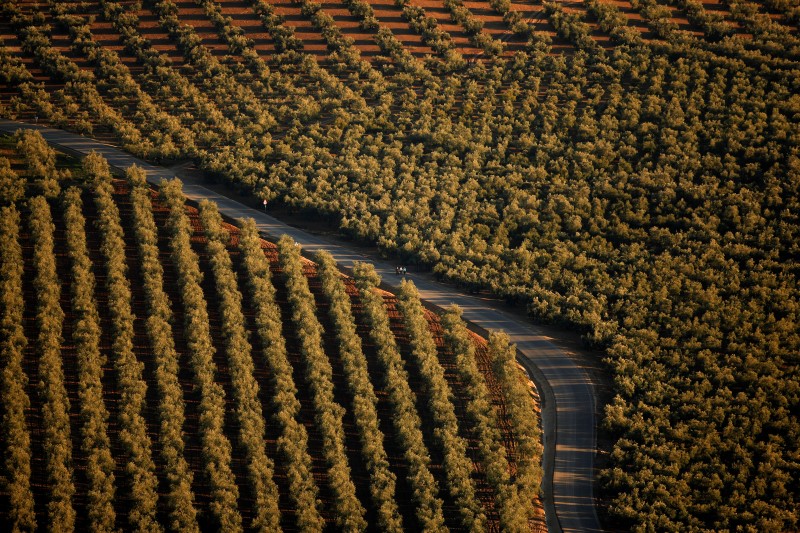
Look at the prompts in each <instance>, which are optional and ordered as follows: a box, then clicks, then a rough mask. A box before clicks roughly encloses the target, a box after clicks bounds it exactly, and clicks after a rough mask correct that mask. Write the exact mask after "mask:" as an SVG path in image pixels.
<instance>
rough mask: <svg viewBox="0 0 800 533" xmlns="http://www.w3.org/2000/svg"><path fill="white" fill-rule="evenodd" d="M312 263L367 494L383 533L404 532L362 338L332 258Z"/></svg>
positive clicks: (321, 255) (319, 257)
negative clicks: (345, 391)
mask: <svg viewBox="0 0 800 533" xmlns="http://www.w3.org/2000/svg"><path fill="white" fill-rule="evenodd" d="M315 260H316V262H317V265H318V269H319V270H318V275H319V278H320V281H321V282H322V292H323V293H324V294H325V297H326V299H327V300H328V303H329V305H330V307H329V311H328V312H329V314H330V317H331V322H332V323H333V326H334V328H335V329H336V337H337V339H338V341H339V357H340V358H341V360H342V366H343V367H344V372H345V376H346V379H347V386H348V389H349V391H350V395H351V397H352V398H353V404H352V405H353V415H354V418H355V422H356V425H357V426H358V433H359V438H360V440H361V450H362V456H363V457H364V462H365V463H366V465H367V471H368V472H369V475H370V493H371V495H372V500H373V502H374V504H375V507H376V508H377V509H378V525H379V526H380V528H381V530H383V531H392V532H399V531H402V530H403V523H402V519H401V517H400V515H399V511H398V508H397V502H396V500H395V486H396V485H395V482H396V477H395V475H394V473H393V472H392V471H391V470H390V468H389V459H388V456H387V454H386V449H385V448H384V445H383V441H384V434H383V432H382V431H381V429H380V423H379V420H378V412H377V404H378V398H377V396H376V395H375V389H374V388H373V386H372V382H371V381H370V378H369V371H368V368H367V359H366V357H365V356H364V352H363V350H362V347H361V337H359V336H358V332H357V331H356V323H355V318H354V316H353V312H352V308H351V304H350V296H349V295H348V294H347V290H346V288H345V283H344V280H343V279H342V276H341V274H340V273H339V270H338V269H337V267H336V263H335V261H334V260H333V257H332V256H331V255H330V254H329V253H327V252H320V253H318V254H317V255H316V257H315Z"/></svg>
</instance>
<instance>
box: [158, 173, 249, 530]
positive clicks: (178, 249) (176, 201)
mask: <svg viewBox="0 0 800 533" xmlns="http://www.w3.org/2000/svg"><path fill="white" fill-rule="evenodd" d="M161 198H162V200H163V201H164V203H165V204H166V206H167V207H168V208H169V217H168V219H167V232H168V235H169V237H170V239H169V240H170V243H169V248H170V257H171V258H172V262H173V264H174V265H175V269H176V271H177V274H178V291H179V294H180V296H181V301H182V304H183V309H184V327H185V328H186V336H187V345H188V348H189V361H190V364H191V367H192V371H193V373H194V383H195V386H196V387H197V388H198V389H199V390H200V405H199V412H200V428H201V432H202V435H201V441H202V448H203V463H204V468H205V473H206V478H207V479H208V481H209V484H210V487H211V495H212V502H211V511H212V513H213V515H214V517H215V518H216V519H217V520H218V522H219V527H220V528H221V529H224V530H225V531H241V530H242V517H241V515H240V513H239V510H238V508H237V499H238V497H239V489H238V487H237V485H236V479H235V478H234V474H233V471H232V470H231V451H232V450H231V443H230V441H229V440H228V438H227V437H226V436H225V433H224V425H225V391H224V390H223V389H222V386H221V385H220V384H219V383H218V382H217V381H215V380H214V375H215V373H216V365H215V364H214V353H215V348H214V345H213V344H212V340H211V333H210V330H209V322H208V309H207V303H206V298H205V295H204V294H203V289H202V287H201V286H200V283H201V281H202V277H203V275H202V273H201V272H200V265H199V260H198V257H197V253H195V251H194V250H192V245H191V236H192V228H191V226H190V224H189V216H188V215H187V213H186V206H185V202H186V198H185V196H184V195H183V191H182V190H181V183H180V181H178V180H173V181H167V182H164V183H162V184H161Z"/></svg>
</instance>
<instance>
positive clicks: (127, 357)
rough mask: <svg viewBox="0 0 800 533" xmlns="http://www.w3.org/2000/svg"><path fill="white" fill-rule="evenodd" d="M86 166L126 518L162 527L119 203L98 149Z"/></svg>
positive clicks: (141, 525)
mask: <svg viewBox="0 0 800 533" xmlns="http://www.w3.org/2000/svg"><path fill="white" fill-rule="evenodd" d="M83 168H84V171H85V172H86V174H87V177H88V179H89V180H90V182H91V183H92V189H93V191H94V194H95V197H94V201H95V206H96V207H97V215H98V217H97V220H96V222H95V225H96V227H97V229H98V231H99V233H100V238H101V244H100V251H101V252H102V256H103V260H104V261H105V271H106V284H105V285H106V290H107V291H108V310H109V314H110V317H111V331H112V335H113V340H112V343H111V353H112V354H113V364H114V370H115V372H116V375H117V387H118V388H119V394H120V404H119V405H120V410H119V423H120V432H119V440H120V442H121V443H122V447H123V450H124V451H125V455H126V457H127V460H128V463H127V468H126V470H127V472H128V474H129V476H130V487H131V489H130V494H129V497H130V498H131V500H132V501H133V504H132V506H131V510H130V513H129V515H128V516H129V520H130V523H131V525H132V526H133V527H136V528H142V529H147V530H151V531H159V530H161V526H160V525H159V524H158V522H157V517H156V512H157V506H158V479H157V478H156V472H155V463H154V462H153V457H152V443H151V441H150V437H149V435H148V433H147V423H146V421H145V419H144V414H143V413H144V411H145V409H146V404H145V394H146V391H147V384H146V383H145V381H144V379H143V377H142V371H143V369H144V364H143V363H142V362H141V361H138V360H137V359H136V355H135V354H134V351H133V339H134V330H133V323H134V320H135V318H136V317H135V315H134V314H133V310H132V309H131V304H132V300H131V299H132V294H131V284H130V281H129V280H128V277H127V270H128V262H127V257H126V254H125V236H124V232H123V229H122V223H121V219H120V214H119V208H118V207H117V204H116V202H115V201H114V197H113V189H114V187H113V185H112V183H111V172H110V169H109V166H108V162H107V161H106V160H105V159H103V158H102V157H100V156H99V155H97V154H94V155H93V156H90V157H87V158H86V159H84V162H83Z"/></svg>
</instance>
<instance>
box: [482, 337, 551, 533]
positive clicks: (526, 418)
mask: <svg viewBox="0 0 800 533" xmlns="http://www.w3.org/2000/svg"><path fill="white" fill-rule="evenodd" d="M516 352H517V349H516V346H514V345H510V344H509V340H508V335H506V334H505V333H493V334H491V335H490V336H489V356H490V358H491V359H492V368H493V370H494V374H495V375H496V376H497V380H498V381H499V383H500V387H501V389H502V391H503V397H504V398H505V400H506V413H508V417H509V420H510V422H511V427H512V428H513V430H514V443H515V444H516V452H517V453H516V463H517V475H516V479H515V481H516V484H517V491H518V492H519V494H520V497H526V495H527V497H528V498H530V497H533V495H535V494H538V493H539V487H541V484H542V467H541V460H540V458H541V457H542V436H541V431H540V430H539V424H538V419H537V417H535V416H531V413H532V412H534V405H533V401H532V399H531V395H530V394H531V393H530V389H529V388H528V387H527V386H526V384H525V383H524V382H523V381H522V379H521V378H522V374H521V372H520V370H519V366H518V364H517V358H516ZM528 508H529V509H531V508H530V507H528ZM531 518H532V517H531Z"/></svg>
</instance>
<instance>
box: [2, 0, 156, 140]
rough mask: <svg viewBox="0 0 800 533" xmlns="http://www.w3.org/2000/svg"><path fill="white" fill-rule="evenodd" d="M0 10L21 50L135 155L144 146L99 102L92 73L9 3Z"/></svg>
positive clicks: (135, 133)
mask: <svg viewBox="0 0 800 533" xmlns="http://www.w3.org/2000/svg"><path fill="white" fill-rule="evenodd" d="M0 9H2V12H3V14H4V15H5V16H6V17H8V20H10V21H11V23H12V25H13V26H14V28H15V29H16V31H17V34H18V35H19V37H20V42H21V44H22V49H23V50H24V51H25V52H27V53H29V54H31V55H32V56H33V57H34V59H35V60H36V62H37V64H38V65H40V66H41V67H42V68H43V69H44V70H45V71H46V72H47V73H48V74H50V75H51V76H52V77H53V78H55V79H57V80H60V81H63V82H64V83H65V89H67V90H68V91H69V92H70V93H71V94H72V95H73V96H74V97H75V99H76V100H77V101H78V102H79V103H80V104H81V105H82V106H83V107H84V108H85V109H86V111H87V112H89V113H90V115H91V116H92V118H93V120H95V121H96V122H97V123H99V124H102V125H103V126H106V127H108V128H109V129H111V130H112V131H113V132H114V133H115V134H116V136H117V138H118V139H119V140H120V142H121V143H122V145H123V146H125V147H126V148H128V149H130V150H131V151H134V152H136V151H138V150H139V149H140V148H141V147H142V146H143V145H146V144H148V141H147V139H145V138H144V137H143V136H142V134H141V132H140V131H139V130H138V129H137V128H136V127H135V126H134V125H133V124H132V123H131V122H130V121H128V120H127V119H126V118H125V117H124V116H122V114H120V112H119V111H117V110H116V109H114V108H113V107H111V106H110V105H108V104H107V103H106V102H105V101H104V100H103V98H102V96H101V95H100V93H99V92H98V90H97V87H96V80H95V78H94V76H93V75H92V73H90V72H87V71H84V70H82V69H81V68H80V67H78V65H77V64H75V62H74V61H72V60H71V59H69V58H68V57H67V56H65V55H64V54H62V53H61V52H60V51H58V50H57V49H56V48H55V47H54V46H53V44H52V42H51V40H50V37H49V36H48V34H47V31H46V30H47V28H46V27H42V26H39V25H38V23H37V20H38V19H37V18H36V17H32V16H30V15H28V14H27V13H25V12H23V11H22V10H21V9H19V8H18V6H16V4H12V3H10V2H6V3H4V4H3V5H2V6H1V7H0Z"/></svg>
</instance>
